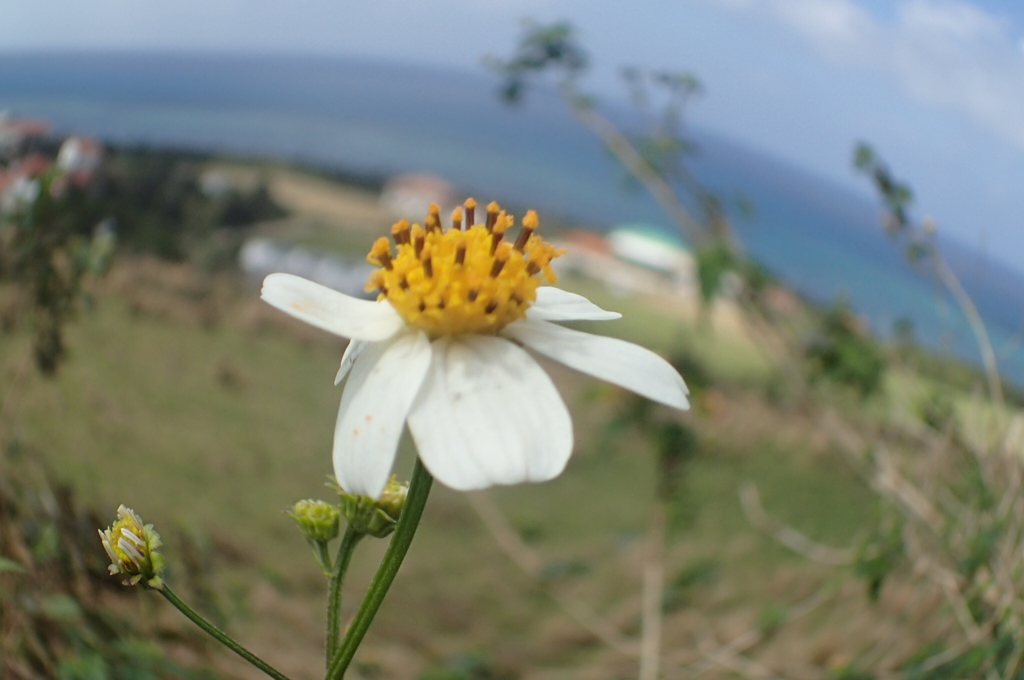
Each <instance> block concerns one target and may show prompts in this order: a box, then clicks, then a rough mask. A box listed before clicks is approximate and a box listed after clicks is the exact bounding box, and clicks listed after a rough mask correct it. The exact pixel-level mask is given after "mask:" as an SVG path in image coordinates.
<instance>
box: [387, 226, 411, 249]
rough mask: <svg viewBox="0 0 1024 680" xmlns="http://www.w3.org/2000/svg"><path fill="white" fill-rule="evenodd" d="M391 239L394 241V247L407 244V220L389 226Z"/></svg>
mask: <svg viewBox="0 0 1024 680" xmlns="http://www.w3.org/2000/svg"><path fill="white" fill-rule="evenodd" d="M391 238H393V239H395V245H399V246H400V245H402V244H404V243H408V242H409V220H399V221H397V222H395V223H394V224H392V225H391Z"/></svg>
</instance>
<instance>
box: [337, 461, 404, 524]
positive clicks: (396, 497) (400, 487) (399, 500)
mask: <svg viewBox="0 0 1024 680" xmlns="http://www.w3.org/2000/svg"><path fill="white" fill-rule="evenodd" d="M408 492H409V485H408V484H400V483H399V482H398V481H396V480H395V478H394V477H393V476H392V477H391V480H390V481H389V482H388V484H387V486H386V487H384V492H383V493H382V494H381V495H380V498H379V499H377V500H373V499H372V498H370V497H369V496H358V495H356V494H351V493H348V492H346V491H345V490H344V489H341V488H339V489H338V493H339V496H340V499H341V502H340V505H341V514H342V515H344V516H345V519H347V520H348V523H349V525H351V527H352V528H353V529H355V530H356V531H358V532H359V533H361V534H368V535H370V536H373V537H375V538H384V537H385V536H387V535H389V534H390V533H391V532H392V531H394V530H395V524H397V523H398V517H399V515H401V514H402V506H404V505H405V496H406V494H407V493H408Z"/></svg>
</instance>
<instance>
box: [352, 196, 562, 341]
mask: <svg viewBox="0 0 1024 680" xmlns="http://www.w3.org/2000/svg"><path fill="white" fill-rule="evenodd" d="M464 205H465V225H466V226H465V228H463V211H462V209H461V208H456V209H455V211H454V212H453V213H452V225H451V228H449V229H447V230H446V229H444V227H443V226H442V225H441V218H440V215H439V208H438V207H437V205H436V204H432V205H431V206H430V212H429V213H428V215H427V219H426V220H425V221H424V226H420V225H419V224H409V222H408V221H407V220H401V221H399V222H396V223H395V224H394V225H393V226H392V227H391V235H392V238H393V240H394V247H393V248H392V244H391V241H389V240H388V239H387V238H385V237H381V238H379V239H377V242H376V243H374V244H373V248H372V249H371V250H370V254H369V255H368V256H367V260H368V261H369V262H370V264H374V265H377V266H379V267H380V269H378V270H377V271H375V272H374V273H373V274H372V275H371V276H370V279H369V280H368V281H367V282H366V290H367V291H372V290H377V291H379V296H378V300H383V299H387V301H388V302H390V303H391V306H392V307H394V308H395V311H397V312H398V313H399V315H401V317H402V318H403V319H404V320H405V322H406V323H408V324H410V325H412V326H415V327H417V328H420V329H422V330H423V331H425V332H426V333H427V334H428V335H430V336H431V337H432V338H437V337H441V336H444V335H459V334H462V333H488V334H493V333H497V332H498V331H500V330H501V329H502V328H504V327H505V326H507V325H508V324H510V323H512V322H513V321H515V320H516V319H521V318H523V316H524V315H525V314H526V310H527V309H529V307H530V305H531V304H532V303H533V301H534V300H536V299H537V286H539V285H540V284H541V283H554V282H555V280H556V278H557V277H556V276H555V273H554V272H553V271H552V270H551V260H552V259H554V258H556V257H558V256H559V255H561V254H562V252H564V251H561V250H559V249H557V248H555V247H554V246H552V245H551V244H550V243H547V242H546V241H544V239H542V238H541V237H540V236H538V235H537V234H536V233H534V232H536V231H537V227H538V226H540V222H539V221H538V219H537V213H535V212H534V211H532V210H530V211H529V212H527V213H526V215H525V216H524V217H523V220H522V227H521V228H520V231H519V233H518V235H517V237H516V239H515V241H514V242H509V241H507V240H505V236H506V232H507V231H508V230H509V228H510V227H512V225H513V222H514V218H513V217H512V215H509V214H507V213H506V212H505V211H504V210H501V208H500V206H498V204H497V203H491V204H490V205H488V206H487V218H486V222H485V223H484V224H474V217H475V210H476V201H474V200H473V199H472V198H470V199H468V200H467V201H466V202H465V204H464Z"/></svg>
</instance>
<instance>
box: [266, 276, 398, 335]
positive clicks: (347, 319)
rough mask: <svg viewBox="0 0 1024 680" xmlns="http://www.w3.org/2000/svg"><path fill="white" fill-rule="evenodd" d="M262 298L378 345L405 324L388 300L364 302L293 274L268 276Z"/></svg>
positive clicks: (333, 330)
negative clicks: (378, 342)
mask: <svg viewBox="0 0 1024 680" xmlns="http://www.w3.org/2000/svg"><path fill="white" fill-rule="evenodd" d="M260 297H262V298H263V299H264V300H266V301H267V302H269V303H270V304H272V305H274V306H275V307H277V308H278V309H280V310H281V311H283V312H287V313H288V314H291V315H292V316H294V317H295V318H296V319H300V320H302V321H305V322H306V323H308V324H312V325H313V326H316V327H317V328H322V329H323V330H325V331H328V332H331V333H334V334H335V335H340V336H342V337H345V338H356V339H358V340H367V341H370V342H377V341H380V340H386V339H388V338H390V337H391V336H393V335H394V334H395V333H397V332H398V331H399V330H401V329H402V327H403V326H404V325H405V322H404V321H402V317H400V316H398V313H397V312H396V311H395V310H394V308H393V307H392V306H391V305H390V303H388V302H386V301H382V302H370V301H369V300H360V299H358V298H354V297H350V296H348V295H345V294H344V293H339V292H338V291H336V290H331V289H330V288H328V287H327V286H321V285H320V284H319V283H313V282H312V281H309V280H308V279H304V278H302V277H300V276H293V275H291V274H271V275H270V276H268V277H267V278H266V279H264V281H263V292H262V293H261V294H260Z"/></svg>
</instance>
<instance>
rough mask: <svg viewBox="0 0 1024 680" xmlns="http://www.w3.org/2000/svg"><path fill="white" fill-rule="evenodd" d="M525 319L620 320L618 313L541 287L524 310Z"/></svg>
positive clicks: (579, 297) (573, 296) (553, 289)
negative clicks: (535, 298) (528, 306)
mask: <svg viewBox="0 0 1024 680" xmlns="http://www.w3.org/2000/svg"><path fill="white" fill-rule="evenodd" d="M526 318H528V319H542V320H544V321H610V320H612V319H621V318H622V315H621V314H619V313H618V312H609V311H605V310H603V309H601V308H600V307H598V306H597V305H595V304H594V303H593V302H591V301H590V300H588V299H587V298H585V297H583V296H582V295H577V294H576V293H570V292H569V291H567V290H562V289H561V288H553V287H551V286H541V287H540V288H538V289H537V300H536V301H535V302H534V303H533V304H532V305H530V308H529V309H528V310H526Z"/></svg>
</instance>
